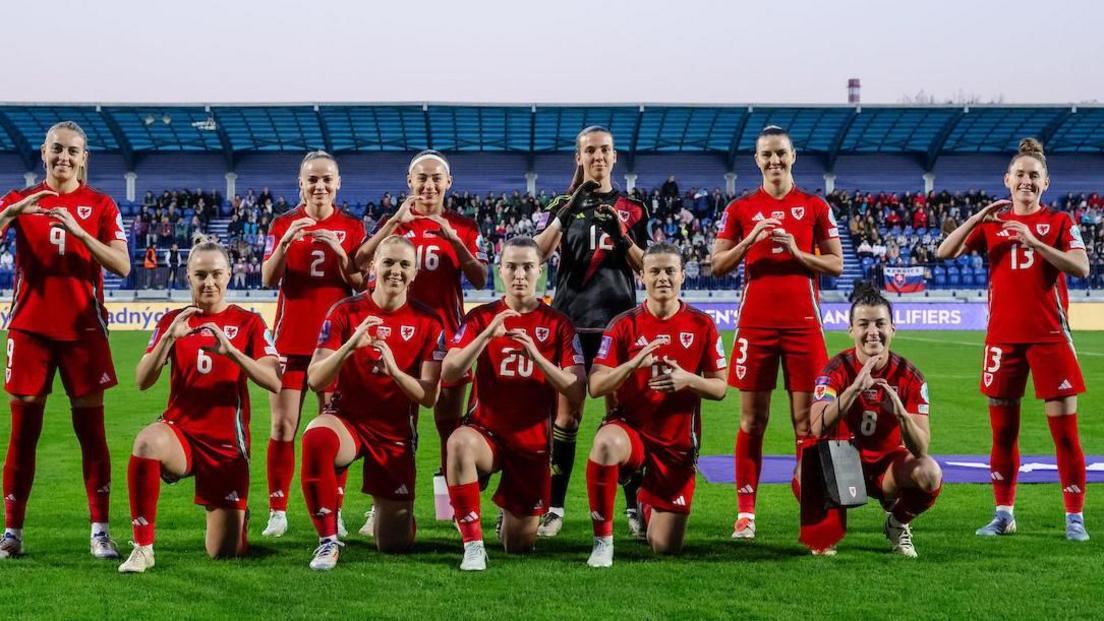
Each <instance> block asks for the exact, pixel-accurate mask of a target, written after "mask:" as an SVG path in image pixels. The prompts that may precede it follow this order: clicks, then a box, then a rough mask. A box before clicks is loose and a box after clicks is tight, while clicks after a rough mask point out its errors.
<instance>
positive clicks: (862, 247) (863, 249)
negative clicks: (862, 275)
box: [855, 235, 874, 258]
mask: <svg viewBox="0 0 1104 621" xmlns="http://www.w3.org/2000/svg"><path fill="white" fill-rule="evenodd" d="M855 254H857V255H859V258H862V257H873V256H874V247H873V246H871V245H870V239H869V238H868V237H866V236H865V235H864V236H863V238H862V243H860V244H859V247H858V248H856V249H855Z"/></svg>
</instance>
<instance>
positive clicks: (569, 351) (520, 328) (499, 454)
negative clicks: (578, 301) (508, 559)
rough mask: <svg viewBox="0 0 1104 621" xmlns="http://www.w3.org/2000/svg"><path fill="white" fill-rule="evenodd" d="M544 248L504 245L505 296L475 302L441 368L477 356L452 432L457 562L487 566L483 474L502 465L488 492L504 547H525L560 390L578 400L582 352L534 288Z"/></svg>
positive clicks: (463, 368) (465, 366) (469, 567)
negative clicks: (498, 513) (460, 554)
mask: <svg viewBox="0 0 1104 621" xmlns="http://www.w3.org/2000/svg"><path fill="white" fill-rule="evenodd" d="M540 273H541V254H540V251H539V249H538V247H537V244H536V242H534V241H533V240H532V239H531V238H528V237H514V238H512V239H510V240H507V242H506V243H505V244H504V245H503V248H502V256H501V258H500V265H499V275H500V276H501V277H502V282H503V283H504V284H505V285H506V296H505V297H504V298H503V299H501V300H498V301H497V302H491V303H489V304H484V305H482V306H479V307H476V308H474V309H472V311H471V312H470V313H468V315H467V317H465V318H464V324H463V326H461V328H460V331H459V332H457V334H456V336H455V337H454V338H453V340H452V342H451V343H450V345H449V347H450V349H449V352H448V355H447V356H446V357H445V361H444V363H443V365H442V370H441V377H442V378H443V379H444V380H445V381H455V380H456V379H457V378H459V377H461V376H463V375H464V374H466V373H468V372H469V371H470V369H471V367H472V365H473V364H477V367H476V371H475V387H474V388H473V390H472V395H471V397H470V399H469V405H468V416H467V418H466V419H465V423H464V425H463V426H461V427H460V428H458V429H457V430H456V431H454V432H453V433H452V436H450V437H449V441H448V460H449V461H448V468H447V470H446V473H447V477H448V486H449V487H448V489H449V498H450V500H451V501H452V507H453V512H454V514H455V519H456V524H457V527H458V528H459V529H460V534H461V536H462V538H463V540H464V558H463V561H462V562H461V563H460V569H462V570H466V571H479V570H483V569H486V567H487V553H486V549H485V547H484V545H483V529H482V525H481V522H480V520H481V512H480V501H479V488H480V480H481V479H485V478H486V477H489V476H490V475H491V474H493V473H495V472H499V471H501V472H502V477H501V479H500V480H499V485H498V490H497V491H496V492H495V496H494V500H495V503H496V504H498V506H499V507H501V508H502V509H503V510H504V517H503V523H502V532H501V538H502V544H503V547H504V549H505V550H506V552H511V553H520V552H528V551H529V550H531V549H532V548H533V544H534V543H535V541H536V538H537V525H538V522H539V518H540V516H541V514H543V513H544V512H545V511H546V510H547V508H548V499H549V493H550V491H551V472H550V470H549V468H548V444H549V440H550V438H549V423H550V422H551V420H552V416H553V413H554V412H555V408H556V401H557V395H561V394H562V395H567V396H568V397H569V398H570V399H573V400H576V401H578V400H582V394H581V393H582V392H583V390H584V384H585V378H584V376H583V355H582V352H581V351H580V346H579V341H578V339H577V338H576V337H575V330H574V329H573V328H572V327H571V322H570V321H569V320H568V319H567V317H566V316H564V315H563V313H560V312H559V311H556V310H554V309H552V308H551V307H549V306H548V305H546V304H545V303H544V302H543V301H542V300H541V299H540V298H538V297H537V294H536V288H537V280H538V279H539V278H540Z"/></svg>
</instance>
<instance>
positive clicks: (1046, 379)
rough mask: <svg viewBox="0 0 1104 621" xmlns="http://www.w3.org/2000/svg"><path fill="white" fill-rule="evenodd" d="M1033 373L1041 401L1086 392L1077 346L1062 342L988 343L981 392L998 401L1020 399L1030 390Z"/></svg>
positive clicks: (983, 363) (982, 363) (982, 369)
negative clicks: (1027, 388)
mask: <svg viewBox="0 0 1104 621" xmlns="http://www.w3.org/2000/svg"><path fill="white" fill-rule="evenodd" d="M1029 370H1030V371H1031V378H1032V380H1033V381H1034V384H1035V398H1037V399H1060V398H1063V397H1070V396H1073V395H1079V394H1081V393H1083V392H1085V379H1084V378H1083V377H1082V376H1081V365H1079V364H1078V363H1077V353H1076V352H1075V351H1074V349H1073V344H1072V343H1070V342H1069V341H1059V342H1055V343H1008V344H1001V343H988V342H987V343H986V344H985V353H984V358H983V359H982V362H981V385H980V387H981V393H982V394H984V395H985V396H987V397H992V398H994V399H1019V398H1020V397H1022V396H1023V395H1024V389H1025V388H1026V387H1027V373H1028V371H1029Z"/></svg>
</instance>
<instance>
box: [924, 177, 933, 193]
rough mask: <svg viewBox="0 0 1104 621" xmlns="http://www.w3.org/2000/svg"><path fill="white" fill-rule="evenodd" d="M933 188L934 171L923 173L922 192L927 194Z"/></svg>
mask: <svg viewBox="0 0 1104 621" xmlns="http://www.w3.org/2000/svg"><path fill="white" fill-rule="evenodd" d="M934 189H935V173H933V172H926V173H924V194H928V193H929V192H931V191H932V190H934Z"/></svg>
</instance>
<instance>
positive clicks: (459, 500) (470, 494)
mask: <svg viewBox="0 0 1104 621" xmlns="http://www.w3.org/2000/svg"><path fill="white" fill-rule="evenodd" d="M448 491H449V500H450V501H451V502H452V512H453V514H454V515H455V516H456V525H457V526H459V527H460V536H461V538H463V540H464V543H468V542H469V541H482V540H483V525H482V523H481V522H480V520H481V517H480V514H479V481H472V482H471V483H458V484H456V485H449V486H448Z"/></svg>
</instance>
